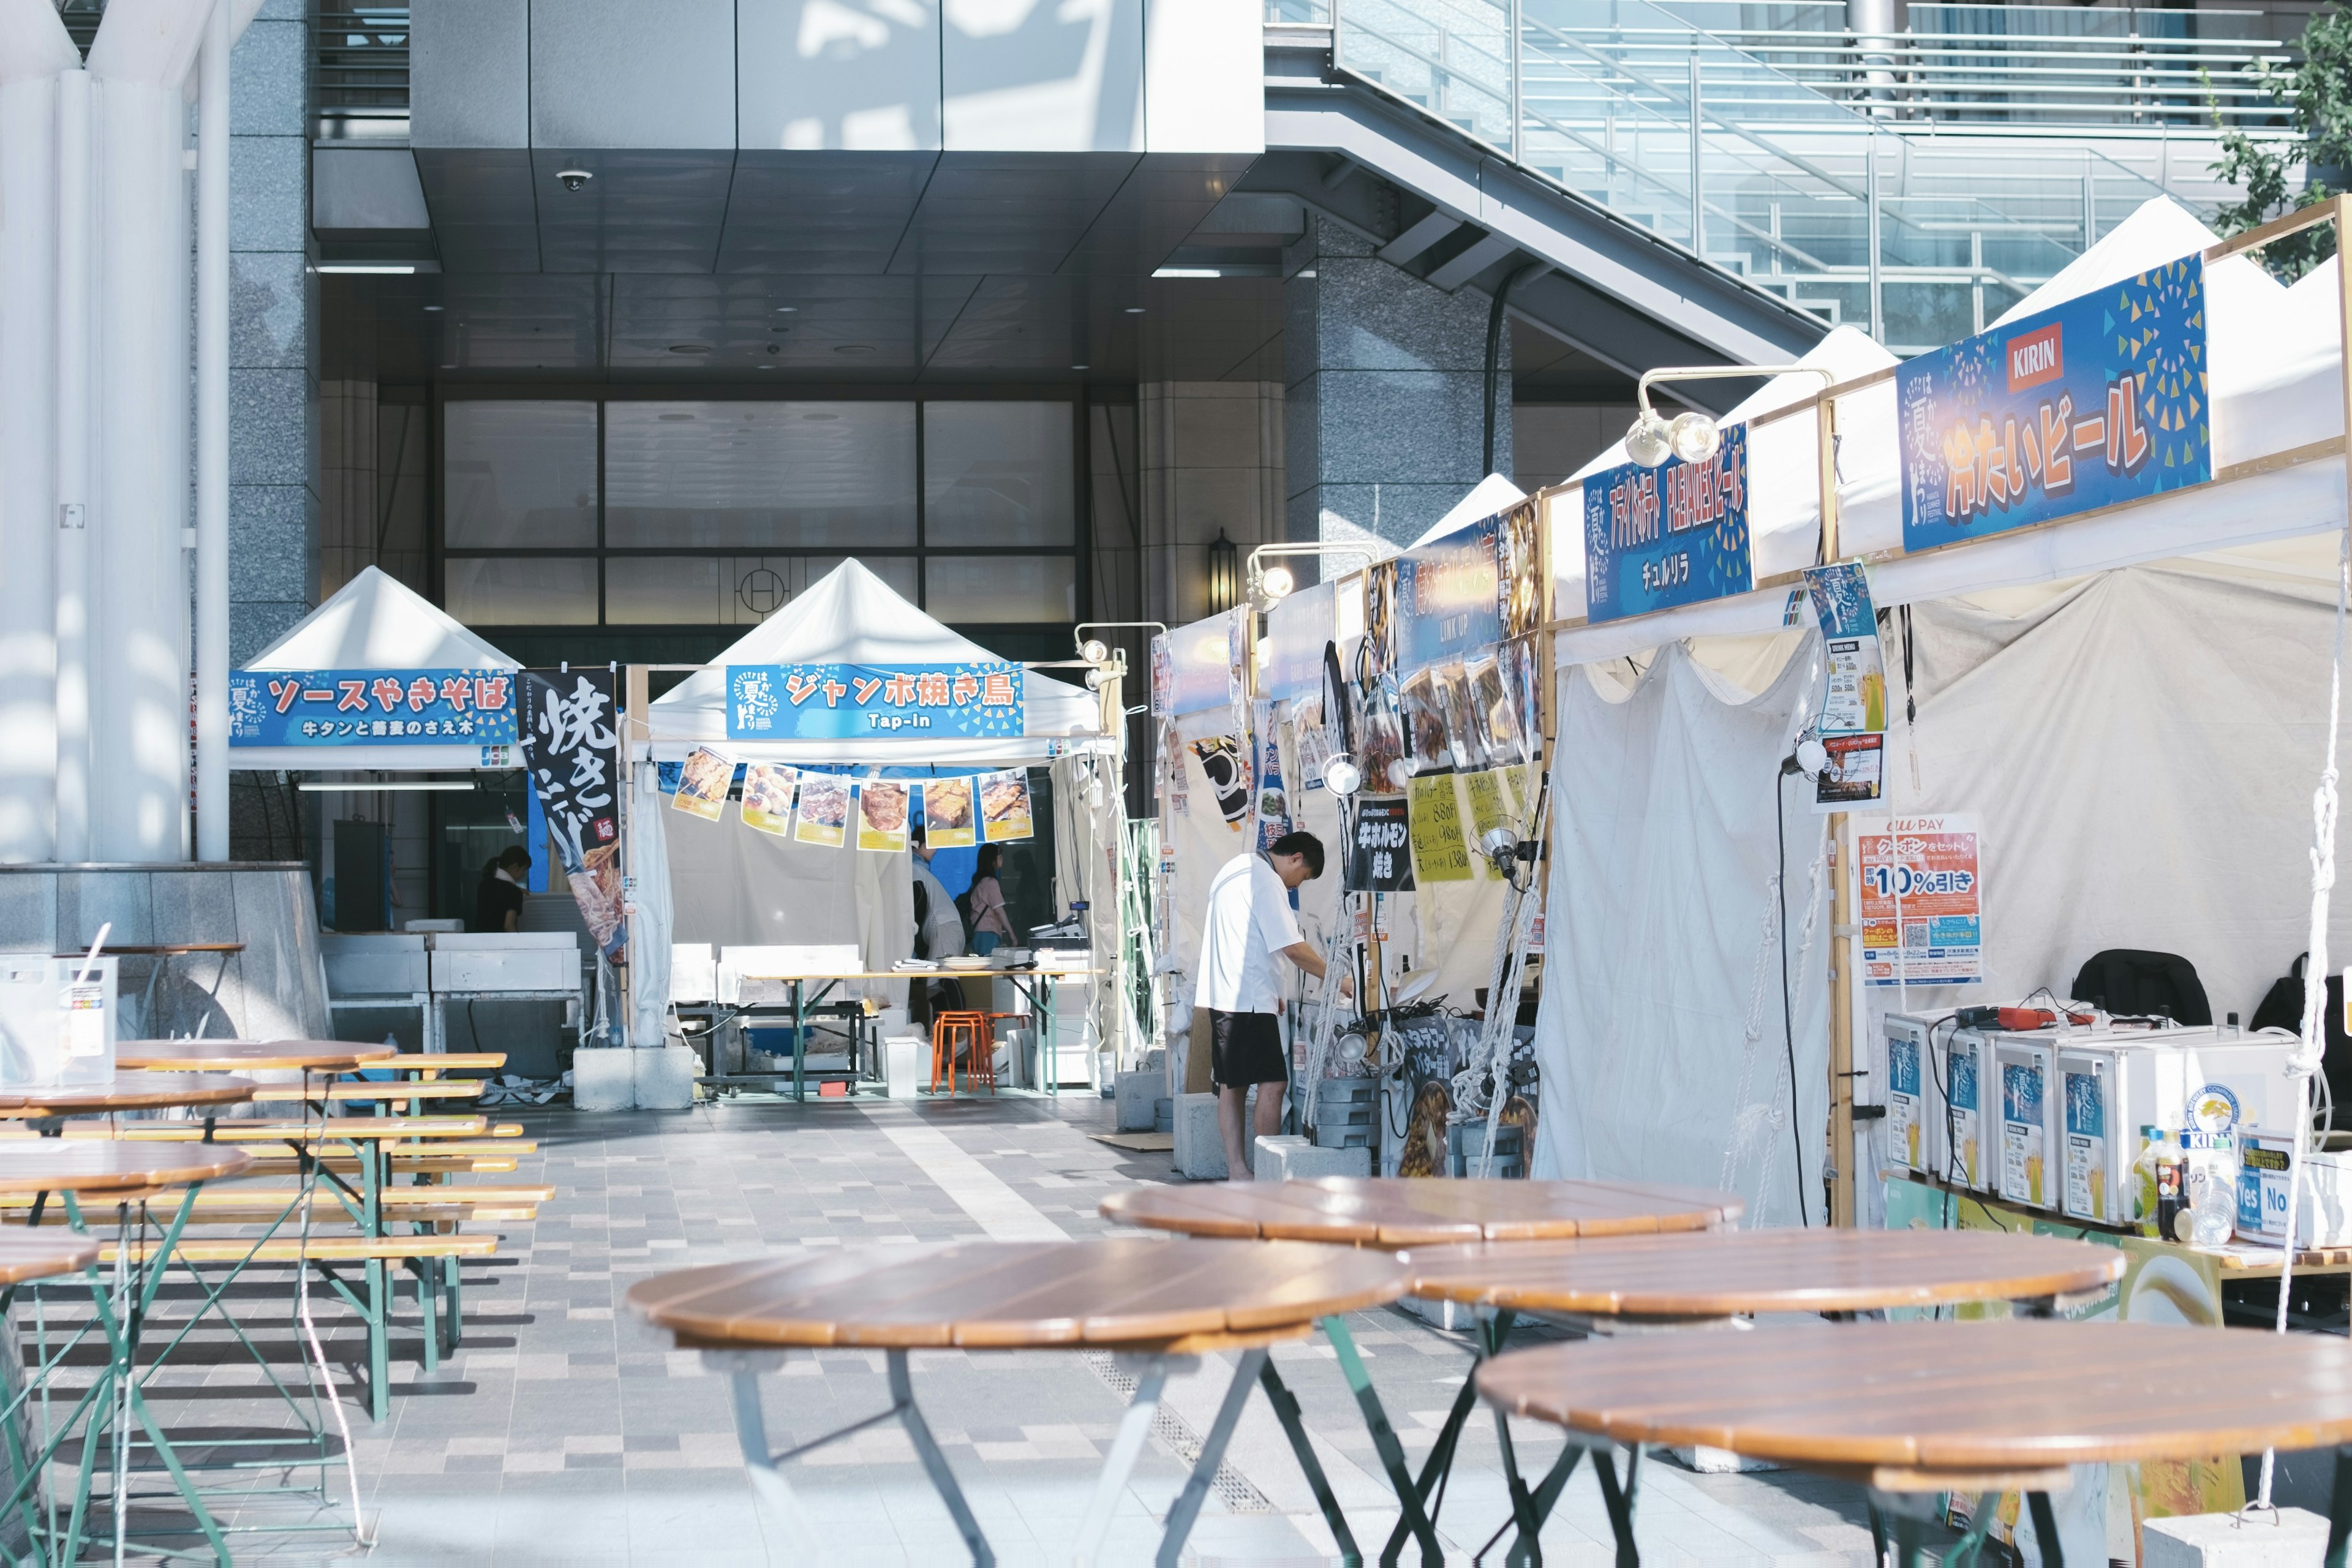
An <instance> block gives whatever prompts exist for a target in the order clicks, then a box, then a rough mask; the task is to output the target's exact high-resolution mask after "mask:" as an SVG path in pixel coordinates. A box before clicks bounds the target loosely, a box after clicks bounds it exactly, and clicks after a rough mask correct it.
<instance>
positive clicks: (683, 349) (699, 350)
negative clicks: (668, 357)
mask: <svg viewBox="0 0 2352 1568" xmlns="http://www.w3.org/2000/svg"><path fill="white" fill-rule="evenodd" d="M669 352H670V353H674V354H707V353H709V352H710V345H709V343H672V344H670V346H669Z"/></svg>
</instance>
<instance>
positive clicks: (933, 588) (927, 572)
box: [923, 555, 1078, 625]
mask: <svg viewBox="0 0 2352 1568" xmlns="http://www.w3.org/2000/svg"><path fill="white" fill-rule="evenodd" d="M923 577H924V581H925V585H926V589H927V596H926V597H925V599H924V601H923V605H924V608H926V609H927V610H929V612H930V613H931V615H932V616H935V617H936V618H938V619H940V620H942V621H950V622H955V623H958V624H968V625H988V624H992V623H993V624H1002V623H1006V622H1028V621H1075V620H1076V619H1077V618H1078V574H1077V563H1076V561H1075V560H1074V559H1072V558H1071V557H1070V556H1067V555H934V556H932V557H931V558H930V559H929V560H928V561H926V562H925V563H923Z"/></svg>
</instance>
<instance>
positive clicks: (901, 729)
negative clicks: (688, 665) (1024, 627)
mask: <svg viewBox="0 0 2352 1568" xmlns="http://www.w3.org/2000/svg"><path fill="white" fill-rule="evenodd" d="M1022 675H1023V670H1022V668H1021V667H1020V666H1019V665H1017V664H1003V663H996V662H986V663H981V662H975V663H971V664H898V665H879V664H730V665H729V666H728V667H727V738H728V739H729V740H730V741H840V740H847V739H849V738H850V737H852V736H858V735H923V736H931V735H960V736H975V737H982V738H991V737H1001V736H1008V735H1018V734H1020V733H1021V732H1022V730H1023V728H1024V724H1025V714H1024V708H1023V706H1022V684H1021V681H1022Z"/></svg>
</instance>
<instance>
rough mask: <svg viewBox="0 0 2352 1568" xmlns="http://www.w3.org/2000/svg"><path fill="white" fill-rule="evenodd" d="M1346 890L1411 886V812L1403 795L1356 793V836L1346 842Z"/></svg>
mask: <svg viewBox="0 0 2352 1568" xmlns="http://www.w3.org/2000/svg"><path fill="white" fill-rule="evenodd" d="M1346 890H1347V891H1349V892H1350V893H1402V892H1410V891H1412V810H1411V808H1410V807H1409V806H1408V805H1407V804H1406V801H1405V797H1404V796H1402V795H1363V796H1360V797H1358V800H1357V803H1356V831H1355V836H1354V837H1353V838H1352V839H1350V840H1349V845H1348V879H1347V883H1346Z"/></svg>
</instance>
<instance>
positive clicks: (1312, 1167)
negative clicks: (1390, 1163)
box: [1250, 1137, 1372, 1182]
mask: <svg viewBox="0 0 2352 1568" xmlns="http://www.w3.org/2000/svg"><path fill="white" fill-rule="evenodd" d="M1250 1168H1251V1171H1252V1173H1254V1174H1255V1176H1256V1177H1257V1179H1258V1180H1259V1181H1261V1182H1290V1181H1304V1180H1305V1179H1307V1177H1310V1176H1369V1175H1370V1174H1371V1173H1372V1152H1371V1151H1370V1149H1366V1148H1361V1147H1358V1148H1354V1149H1321V1148H1318V1147H1317V1146H1316V1145H1314V1144H1312V1143H1310V1142H1307V1140H1306V1139H1304V1138H1297V1137H1285V1138H1260V1139H1259V1140H1258V1141H1257V1151H1256V1152H1255V1154H1254V1155H1253V1156H1252V1157H1251V1161H1250Z"/></svg>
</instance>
